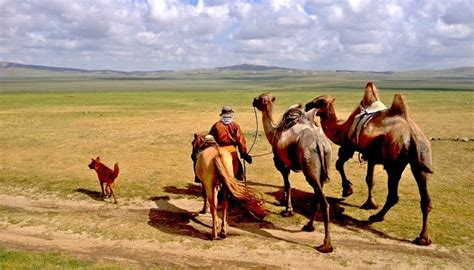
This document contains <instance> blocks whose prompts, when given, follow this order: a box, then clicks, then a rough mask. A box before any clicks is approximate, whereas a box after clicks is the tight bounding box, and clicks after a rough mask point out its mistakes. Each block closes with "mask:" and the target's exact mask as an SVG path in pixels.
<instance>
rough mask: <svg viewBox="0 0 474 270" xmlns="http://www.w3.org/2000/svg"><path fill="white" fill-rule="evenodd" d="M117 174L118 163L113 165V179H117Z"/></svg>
mask: <svg viewBox="0 0 474 270" xmlns="http://www.w3.org/2000/svg"><path fill="white" fill-rule="evenodd" d="M119 172H120V170H119V166H118V163H115V165H114V175H113V177H114V179H115V178H117V176H118V175H119Z"/></svg>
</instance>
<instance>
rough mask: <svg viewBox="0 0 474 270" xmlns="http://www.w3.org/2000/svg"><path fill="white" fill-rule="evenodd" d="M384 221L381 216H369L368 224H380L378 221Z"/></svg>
mask: <svg viewBox="0 0 474 270" xmlns="http://www.w3.org/2000/svg"><path fill="white" fill-rule="evenodd" d="M383 220H384V217H383V216H381V215H373V216H370V217H369V222H372V223H373V222H380V221H383Z"/></svg>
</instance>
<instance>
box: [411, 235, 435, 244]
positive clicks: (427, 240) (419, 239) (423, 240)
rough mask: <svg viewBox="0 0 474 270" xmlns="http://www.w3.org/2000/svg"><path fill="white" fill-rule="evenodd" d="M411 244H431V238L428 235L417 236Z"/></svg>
mask: <svg viewBox="0 0 474 270" xmlns="http://www.w3.org/2000/svg"><path fill="white" fill-rule="evenodd" d="M413 244H415V245H419V246H429V245H431V239H430V238H429V237H426V238H422V237H417V238H416V239H415V240H413Z"/></svg>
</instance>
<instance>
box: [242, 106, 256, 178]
mask: <svg viewBox="0 0 474 270" xmlns="http://www.w3.org/2000/svg"><path fill="white" fill-rule="evenodd" d="M253 113H254V115H255V126H256V130H255V135H254V137H253V142H252V145H251V146H250V148H249V150H248V151H247V155H250V152H251V151H252V149H253V147H254V146H255V142H257V135H258V117H257V110H256V109H255V107H253ZM242 165H243V168H242V169H243V170H244V183H245V186H247V166H246V165H245V159H243V158H242Z"/></svg>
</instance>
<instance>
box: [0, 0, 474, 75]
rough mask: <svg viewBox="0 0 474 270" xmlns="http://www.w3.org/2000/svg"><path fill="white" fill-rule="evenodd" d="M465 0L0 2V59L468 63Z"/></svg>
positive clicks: (470, 4) (98, 65)
mask: <svg viewBox="0 0 474 270" xmlns="http://www.w3.org/2000/svg"><path fill="white" fill-rule="evenodd" d="M473 12H474V0H465V1H458V0H443V1H441V0H439V1H438V0H427V1H422V0H413V1H408V0H385V1H382V0H373V1H371V0H348V1H343V0H333V1H332V0H235V1H230V0H229V1H225V0H81V1H72V0H36V1H22V0H0V61H9V62H18V63H24V64H38V65H49V66H60V67H76V68H85V69H116V70H125V71H131V70H159V69H189V68H199V67H219V66H228V65H235V64H241V63H244V62H245V63H252V64H263V65H276V66H283V67H293V68H308V69H316V70H321V69H351V70H377V71H381V70H408V69H423V68H435V69H441V68H449V67H458V66H474V48H473V44H474V16H473Z"/></svg>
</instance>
